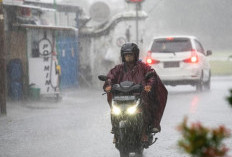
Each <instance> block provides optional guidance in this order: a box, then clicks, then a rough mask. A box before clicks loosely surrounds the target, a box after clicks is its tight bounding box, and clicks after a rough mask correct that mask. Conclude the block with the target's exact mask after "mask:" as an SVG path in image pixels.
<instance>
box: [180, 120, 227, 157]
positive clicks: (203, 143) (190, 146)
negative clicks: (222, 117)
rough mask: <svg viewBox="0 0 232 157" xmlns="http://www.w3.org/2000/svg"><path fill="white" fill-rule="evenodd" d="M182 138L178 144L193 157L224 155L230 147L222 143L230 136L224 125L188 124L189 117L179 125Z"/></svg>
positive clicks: (217, 156)
mask: <svg viewBox="0 0 232 157" xmlns="http://www.w3.org/2000/svg"><path fill="white" fill-rule="evenodd" d="M178 130H179V131H180V132H181V134H182V138H181V139H180V140H179V141H178V145H179V147H180V148H181V150H183V151H184V152H186V153H188V154H190V155H192V156H193V157H219V156H224V155H225V154H226V153H227V151H228V148H227V147H226V146H225V145H224V144H223V143H222V141H223V140H224V139H225V138H228V137H230V132H229V130H228V129H226V128H225V127H224V126H219V127H218V128H214V129H210V128H207V127H204V126H203V125H202V124H201V123H200V122H198V123H192V124H191V126H188V125H187V118H184V121H183V122H182V123H181V124H180V125H179V126H178Z"/></svg>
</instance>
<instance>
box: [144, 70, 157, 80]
mask: <svg viewBox="0 0 232 157" xmlns="http://www.w3.org/2000/svg"><path fill="white" fill-rule="evenodd" d="M154 74H155V73H154V72H153V71H150V72H148V73H146V75H145V80H148V79H150V78H151V77H152V76H154Z"/></svg>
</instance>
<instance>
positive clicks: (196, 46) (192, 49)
mask: <svg viewBox="0 0 232 157" xmlns="http://www.w3.org/2000/svg"><path fill="white" fill-rule="evenodd" d="M211 54H212V51H210V50H208V51H205V50H204V48H203V46H202V44H201V43H200V42H199V40H198V39H197V38H196V37H193V36H171V37H170V36H167V37H158V38H154V39H153V40H152V42H151V44H150V47H149V51H148V52H147V58H146V63H147V64H150V65H151V66H152V67H153V68H154V69H155V70H156V72H157V73H158V74H159V76H160V78H161V80H162V81H163V83H164V84H166V85H171V86H176V85H192V86H196V90H197V91H202V89H203V87H204V88H205V89H207V90H209V89H210V82H211V69H210V64H209V61H208V58H207V56H209V55H211Z"/></svg>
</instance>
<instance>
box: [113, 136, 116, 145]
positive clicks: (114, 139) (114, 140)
mask: <svg viewBox="0 0 232 157" xmlns="http://www.w3.org/2000/svg"><path fill="white" fill-rule="evenodd" d="M115 143H117V139H116V137H115V136H114V138H113V144H115Z"/></svg>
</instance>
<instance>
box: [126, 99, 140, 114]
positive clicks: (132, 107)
mask: <svg viewBox="0 0 232 157" xmlns="http://www.w3.org/2000/svg"><path fill="white" fill-rule="evenodd" d="M139 103H140V100H137V102H136V104H135V105H133V106H131V107H129V108H128V109H127V113H128V114H130V115H133V114H135V113H136V111H137V107H138V105H139Z"/></svg>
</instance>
